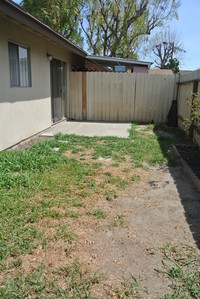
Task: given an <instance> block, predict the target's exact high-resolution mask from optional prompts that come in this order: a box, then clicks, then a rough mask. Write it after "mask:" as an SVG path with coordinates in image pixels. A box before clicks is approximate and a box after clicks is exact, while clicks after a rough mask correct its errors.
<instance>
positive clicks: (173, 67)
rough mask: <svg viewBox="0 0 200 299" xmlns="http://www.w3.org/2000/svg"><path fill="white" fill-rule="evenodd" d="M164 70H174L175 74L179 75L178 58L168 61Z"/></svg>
mask: <svg viewBox="0 0 200 299" xmlns="http://www.w3.org/2000/svg"><path fill="white" fill-rule="evenodd" d="M164 69H168V70H172V71H173V73H175V74H177V73H179V71H180V69H179V61H178V59H177V58H171V59H169V60H168V62H167V63H166V64H165V66H164Z"/></svg>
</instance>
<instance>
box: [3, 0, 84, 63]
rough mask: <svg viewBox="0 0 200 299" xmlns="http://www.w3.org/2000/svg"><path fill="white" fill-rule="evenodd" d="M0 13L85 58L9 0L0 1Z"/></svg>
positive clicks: (80, 50)
mask: <svg viewBox="0 0 200 299" xmlns="http://www.w3.org/2000/svg"><path fill="white" fill-rule="evenodd" d="M0 12H1V13H2V14H3V15H5V16H7V17H9V18H11V19H13V20H15V21H17V22H18V23H20V24H22V25H24V26H27V27H28V28H30V29H32V30H33V31H35V32H37V33H39V34H40V35H42V36H44V37H47V38H49V39H50V40H52V41H54V42H56V43H57V44H59V45H61V46H63V47H66V48H67V49H69V50H70V51H72V52H74V53H76V54H78V55H80V56H82V57H84V58H85V57H86V55H87V53H86V52H85V51H83V50H82V49H81V48H79V47H78V46H76V45H74V44H73V43H72V42H70V41H69V40H68V39H66V38H65V37H63V36H62V35H60V34H59V33H57V32H56V31H54V30H53V29H51V28H50V27H49V26H47V25H46V24H44V23H42V22H41V21H39V20H38V19H37V18H35V17H34V16H32V15H31V14H29V13H28V12H26V11H24V10H23V9H22V8H21V7H20V6H19V5H17V4H15V3H13V2H12V1H9V0H1V1H0Z"/></svg>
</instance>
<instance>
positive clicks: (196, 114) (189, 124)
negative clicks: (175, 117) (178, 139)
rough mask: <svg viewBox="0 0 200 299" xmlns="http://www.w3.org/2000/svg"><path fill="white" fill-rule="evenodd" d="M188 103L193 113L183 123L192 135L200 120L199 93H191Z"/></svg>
mask: <svg viewBox="0 0 200 299" xmlns="http://www.w3.org/2000/svg"><path fill="white" fill-rule="evenodd" d="M187 104H188V105H189V107H190V108H191V113H190V116H189V117H188V118H185V119H184V122H183V125H184V128H185V130H186V131H187V132H189V134H190V135H192V134H193V130H194V128H195V127H196V126H197V125H198V124H199V122H200V98H199V97H198V95H197V94H195V93H191V94H190V95H189V96H188V99H187Z"/></svg>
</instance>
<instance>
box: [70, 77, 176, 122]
mask: <svg viewBox="0 0 200 299" xmlns="http://www.w3.org/2000/svg"><path fill="white" fill-rule="evenodd" d="M175 80H176V78H175V76H174V75H149V74H139V73H137V74H136V73H130V74H129V73H123V74H122V73H103V72H86V73H85V72H72V73H71V76H70V118H71V119H73V120H88V121H110V122H129V121H137V122H144V123H148V122H151V121H154V122H155V123H165V122H166V121H167V114H168V112H169V109H170V106H171V103H172V100H173V99H174V96H175V94H176V92H175Z"/></svg>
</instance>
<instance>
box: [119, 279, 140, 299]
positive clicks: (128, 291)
mask: <svg viewBox="0 0 200 299" xmlns="http://www.w3.org/2000/svg"><path fill="white" fill-rule="evenodd" d="M113 293H114V294H115V296H116V298H118V299H121V298H124V299H125V298H127V299H128V298H132V299H139V298H140V296H139V281H138V280H137V279H135V278H134V277H132V278H129V279H124V281H123V282H122V284H121V286H120V287H119V288H116V289H113Z"/></svg>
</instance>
